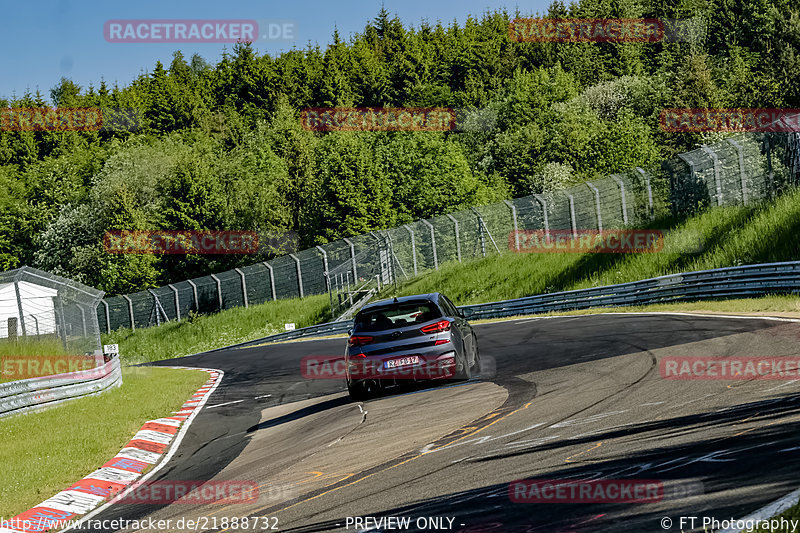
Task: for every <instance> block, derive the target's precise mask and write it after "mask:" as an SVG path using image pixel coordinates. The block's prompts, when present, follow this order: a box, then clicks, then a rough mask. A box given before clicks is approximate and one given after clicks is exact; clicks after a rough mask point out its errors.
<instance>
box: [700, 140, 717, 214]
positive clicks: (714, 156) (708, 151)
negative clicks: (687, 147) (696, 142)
mask: <svg viewBox="0 0 800 533" xmlns="http://www.w3.org/2000/svg"><path fill="white" fill-rule="evenodd" d="M700 148H701V149H702V150H703V151H704V152H705V153H706V154H708V156H709V157H711V161H712V162H713V163H714V185H715V187H716V191H717V205H722V182H721V181H720V173H721V169H720V167H719V157H718V156H717V154H716V152H714V150H712V149H711V148H710V147H708V146H706V145H705V144H704V145H702V146H701V147H700Z"/></svg>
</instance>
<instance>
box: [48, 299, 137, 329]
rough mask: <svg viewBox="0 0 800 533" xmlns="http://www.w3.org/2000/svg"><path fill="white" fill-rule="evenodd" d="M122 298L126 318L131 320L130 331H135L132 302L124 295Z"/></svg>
mask: <svg viewBox="0 0 800 533" xmlns="http://www.w3.org/2000/svg"><path fill="white" fill-rule="evenodd" d="M122 297H123V298H124V299H125V300H126V301H127V302H128V316H129V317H130V319H131V331H136V321H135V320H134V319H133V302H132V301H131V299H130V297H128V296H127V295H126V294H123V295H122ZM62 320H63V318H62Z"/></svg>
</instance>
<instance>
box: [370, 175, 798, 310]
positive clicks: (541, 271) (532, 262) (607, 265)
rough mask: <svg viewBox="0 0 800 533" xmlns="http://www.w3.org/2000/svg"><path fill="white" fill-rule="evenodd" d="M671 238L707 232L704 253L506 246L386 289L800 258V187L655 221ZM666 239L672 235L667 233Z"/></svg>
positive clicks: (620, 276)
mask: <svg viewBox="0 0 800 533" xmlns="http://www.w3.org/2000/svg"><path fill="white" fill-rule="evenodd" d="M648 227H649V228H659V229H670V230H672V231H671V232H670V236H669V237H668V239H674V240H678V241H680V242H684V243H686V242H690V241H692V240H693V238H694V237H695V236H696V235H701V236H702V241H703V243H704V249H703V250H702V251H701V252H700V253H677V252H674V251H670V250H669V249H670V246H669V245H668V246H666V247H665V249H664V251H663V252H658V253H642V254H589V253H585V254H577V253H519V254H517V253H506V254H502V255H498V254H494V255H491V256H488V257H485V258H481V259H478V260H474V261H470V262H469V263H464V264H460V263H448V264H445V265H442V266H441V268H440V269H439V270H438V271H433V272H430V273H429V274H428V275H426V276H423V277H420V278H418V279H415V280H411V281H409V282H407V283H405V284H403V285H401V286H400V287H398V289H397V290H396V291H395V289H394V288H393V287H390V288H387V290H385V291H383V294H382V295H384V296H386V295H390V294H394V293H395V292H396V293H397V294H398V295H408V294H420V293H427V292H436V291H438V292H443V293H445V294H447V295H448V296H449V297H450V298H451V299H452V300H453V301H454V302H455V303H457V304H459V305H467V304H474V303H482V302H491V301H496V300H505V299H510V298H520V297H523V296H530V295H535V294H542V293H547V292H554V291H562V290H571V289H582V288H588V287H597V286H602V285H611V284H615V283H625V282H629V281H636V280H640V279H644V278H650V277H654V276H660V275H665V274H674V273H678V272H685V271H692V270H705V269H710V268H719V267H725V266H736V265H743V264H752V263H765V262H772V261H790V260H797V259H800V190H799V191H795V192H793V193H790V194H787V195H784V196H781V197H780V198H778V199H777V200H776V201H774V202H771V203H766V202H765V203H761V204H758V205H755V206H736V207H715V208H711V209H709V210H707V211H705V212H703V213H700V214H699V215H697V216H695V217H692V218H689V219H687V220H685V221H682V222H678V221H675V220H672V219H668V218H665V219H661V220H656V221H654V222H653V223H651V224H649V225H648ZM668 244H669V240H668Z"/></svg>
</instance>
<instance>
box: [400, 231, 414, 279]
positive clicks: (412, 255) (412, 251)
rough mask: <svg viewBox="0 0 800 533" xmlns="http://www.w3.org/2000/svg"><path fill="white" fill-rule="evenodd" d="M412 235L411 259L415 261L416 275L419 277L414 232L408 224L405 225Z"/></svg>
mask: <svg viewBox="0 0 800 533" xmlns="http://www.w3.org/2000/svg"><path fill="white" fill-rule="evenodd" d="M403 227H404V228H406V229H407V230H408V232H409V233H410V234H411V257H412V258H413V259H414V275H415V276H416V275H417V243H416V241H415V240H414V230H413V229H411V226H409V225H408V224H405V225H403Z"/></svg>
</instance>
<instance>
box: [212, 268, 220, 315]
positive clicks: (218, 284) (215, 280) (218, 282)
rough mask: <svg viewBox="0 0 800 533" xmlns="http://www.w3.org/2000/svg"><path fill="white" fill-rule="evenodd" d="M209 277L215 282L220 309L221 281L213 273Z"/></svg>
mask: <svg viewBox="0 0 800 533" xmlns="http://www.w3.org/2000/svg"><path fill="white" fill-rule="evenodd" d="M211 279H213V280H214V283H216V284H217V299H218V300H219V310H220V311H222V281H220V279H219V278H218V277H217V276H216V275H215V274H211Z"/></svg>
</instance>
